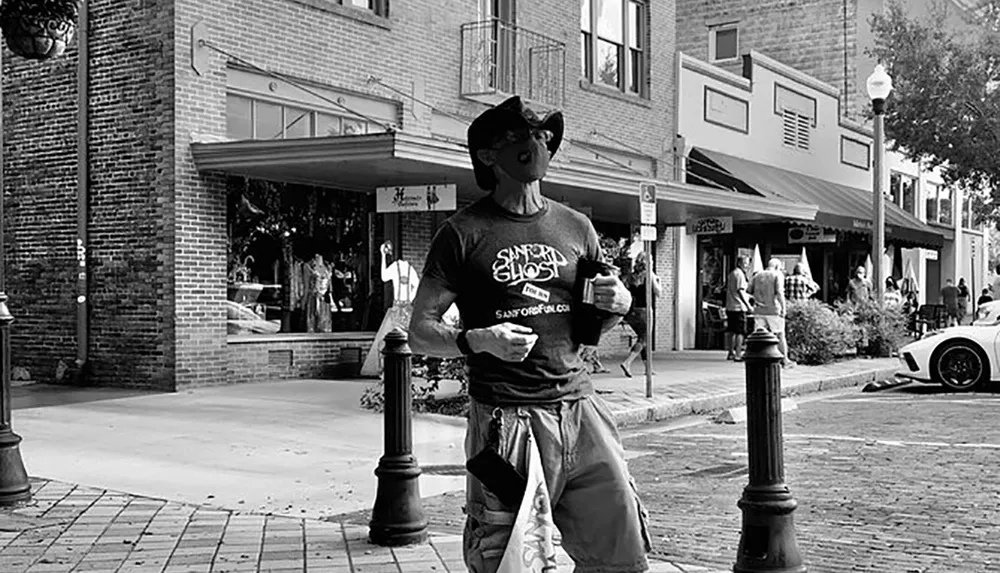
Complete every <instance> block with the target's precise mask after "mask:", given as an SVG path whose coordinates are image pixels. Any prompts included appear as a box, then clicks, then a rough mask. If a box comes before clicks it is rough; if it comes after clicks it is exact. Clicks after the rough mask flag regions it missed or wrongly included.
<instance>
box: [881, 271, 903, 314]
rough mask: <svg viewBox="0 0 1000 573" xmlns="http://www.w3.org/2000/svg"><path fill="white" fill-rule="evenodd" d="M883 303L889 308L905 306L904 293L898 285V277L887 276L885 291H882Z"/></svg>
mask: <svg viewBox="0 0 1000 573" xmlns="http://www.w3.org/2000/svg"><path fill="white" fill-rule="evenodd" d="M882 304H883V305H884V306H886V307H888V308H901V307H902V306H903V295H902V294H901V293H900V292H899V288H898V287H897V286H896V279H894V278H892V277H886V278H885V292H884V293H882Z"/></svg>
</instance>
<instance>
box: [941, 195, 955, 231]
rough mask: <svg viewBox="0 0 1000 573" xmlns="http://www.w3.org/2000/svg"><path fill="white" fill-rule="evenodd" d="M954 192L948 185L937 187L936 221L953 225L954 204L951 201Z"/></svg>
mask: <svg viewBox="0 0 1000 573" xmlns="http://www.w3.org/2000/svg"><path fill="white" fill-rule="evenodd" d="M953 196H954V193H953V192H952V190H951V189H950V188H948V187H943V186H939V187H938V223H941V224H942V225H953V224H954V223H955V206H954V204H953V203H954V202H953V201H952V197H953Z"/></svg>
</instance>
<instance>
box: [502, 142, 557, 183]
mask: <svg viewBox="0 0 1000 573" xmlns="http://www.w3.org/2000/svg"><path fill="white" fill-rule="evenodd" d="M496 165H497V167H499V168H500V170H501V171H503V172H504V173H505V174H506V175H507V176H508V177H510V178H511V179H513V180H514V181H518V182H520V183H531V182H533V181H538V180H540V179H541V178H543V177H545V174H546V173H547V172H548V170H549V148H548V147H547V146H546V144H545V141H544V140H542V139H538V138H534V137H530V138H527V139H525V140H523V141H519V142H516V143H507V144H505V145H504V146H503V147H502V148H501V149H499V150H497V156H496Z"/></svg>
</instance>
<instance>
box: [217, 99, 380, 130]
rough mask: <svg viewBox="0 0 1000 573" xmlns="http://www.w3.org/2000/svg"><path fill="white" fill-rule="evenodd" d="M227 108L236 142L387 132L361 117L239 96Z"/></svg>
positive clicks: (229, 101)
mask: <svg viewBox="0 0 1000 573" xmlns="http://www.w3.org/2000/svg"><path fill="white" fill-rule="evenodd" d="M226 108H227V113H226V124H227V129H226V131H227V135H228V137H229V138H230V139H233V140H244V139H298V138H304V137H328V136H335V135H362V134H365V133H381V132H382V131H385V128H383V127H382V126H379V125H375V124H372V123H369V122H367V121H364V120H362V119H360V118H355V117H348V116H346V115H344V116H341V115H335V114H331V113H325V112H322V111H318V110H310V109H305V108H300V107H295V106H290V105H285V104H279V103H273V102H269V101H266V100H263V99H256V98H249V97H244V96H241V95H235V94H229V95H228V96H227V97H226Z"/></svg>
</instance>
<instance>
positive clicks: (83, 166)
mask: <svg viewBox="0 0 1000 573" xmlns="http://www.w3.org/2000/svg"><path fill="white" fill-rule="evenodd" d="M79 18H80V19H79V22H78V24H77V27H78V29H77V47H78V59H77V68H76V69H77V78H76V80H77V109H78V114H77V140H76V156H77V170H76V171H77V187H76V189H77V191H76V198H77V210H76V259H77V281H76V285H77V296H76V368H75V372H76V382H77V383H84V382H86V381H87V378H88V376H87V366H88V364H87V361H88V359H89V356H88V351H89V348H90V323H89V320H88V319H89V316H88V315H89V313H88V309H89V307H90V302H89V300H88V297H87V291H88V282H89V281H88V276H87V249H88V247H89V242H88V239H87V220H88V218H89V217H88V215H89V212H88V206H89V203H90V165H89V157H88V153H87V152H88V146H87V135H88V131H89V130H88V129H87V128H88V123H89V112H90V109H89V103H90V102H89V99H88V96H89V92H90V89H89V88H90V77H89V76H90V38H89V36H90V23H89V13H88V2H87V0H83V1H82V2H80V13H79Z"/></svg>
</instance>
